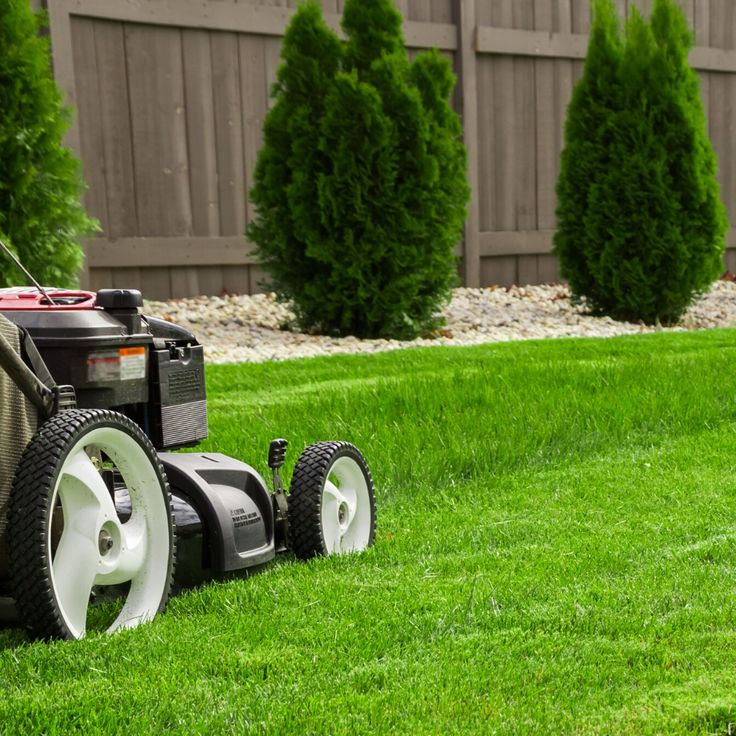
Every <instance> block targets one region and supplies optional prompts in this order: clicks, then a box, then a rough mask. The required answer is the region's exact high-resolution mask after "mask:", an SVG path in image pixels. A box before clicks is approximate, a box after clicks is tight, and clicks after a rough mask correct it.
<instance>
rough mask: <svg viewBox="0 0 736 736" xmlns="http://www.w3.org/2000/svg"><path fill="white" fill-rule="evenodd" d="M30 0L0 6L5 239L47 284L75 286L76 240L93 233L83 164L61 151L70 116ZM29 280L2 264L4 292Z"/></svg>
mask: <svg viewBox="0 0 736 736" xmlns="http://www.w3.org/2000/svg"><path fill="white" fill-rule="evenodd" d="M38 30H39V21H38V18H37V17H36V16H35V15H34V14H33V12H32V11H31V8H30V5H29V3H28V0H0V111H2V115H0V237H2V238H3V239H4V240H7V241H8V244H9V245H11V247H14V249H15V250H16V252H17V255H18V256H19V258H20V260H21V262H22V263H23V264H24V265H25V266H26V268H28V269H29V270H30V271H31V273H33V274H34V275H35V276H36V278H37V279H38V280H39V281H41V282H42V283H46V284H51V285H54V286H73V285H75V284H76V280H77V272H78V271H79V268H80V266H81V264H82V259H83V253H82V249H81V247H80V245H79V242H78V237H79V236H80V235H83V234H87V233H90V232H92V231H94V230H95V229H96V223H95V222H94V221H93V220H91V219H89V218H88V217H87V215H86V214H85V212H84V209H83V208H82V206H81V204H80V200H79V198H80V195H81V192H82V189H83V183H82V179H81V175H80V171H79V165H78V162H77V161H76V160H75V159H74V157H73V156H72V155H71V153H70V152H69V151H68V150H67V149H66V148H64V147H63V146H62V145H61V140H62V137H63V135H64V133H65V131H66V129H67V127H68V125H69V118H70V116H69V111H68V110H67V109H65V108H64V107H63V106H62V97H61V93H60V92H59V90H58V88H57V86H56V83H55V82H54V79H53V77H52V74H51V69H50V63H49V47H48V42H47V40H46V39H45V38H42V37H40V36H39V35H38ZM24 281H25V277H24V276H23V275H22V274H20V273H18V272H17V269H15V267H14V266H13V265H12V264H11V263H10V262H9V261H8V259H6V258H2V257H0V285H4V286H8V285H12V284H18V283H24Z"/></svg>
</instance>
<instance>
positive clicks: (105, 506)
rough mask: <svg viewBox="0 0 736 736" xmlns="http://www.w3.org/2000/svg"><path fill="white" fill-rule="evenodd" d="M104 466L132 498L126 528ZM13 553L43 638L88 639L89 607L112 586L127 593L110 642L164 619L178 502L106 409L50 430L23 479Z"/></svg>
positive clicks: (24, 597) (119, 419)
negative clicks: (118, 635)
mask: <svg viewBox="0 0 736 736" xmlns="http://www.w3.org/2000/svg"><path fill="white" fill-rule="evenodd" d="M103 465H104V466H105V467H107V468H109V469H110V472H112V471H113V470H114V471H115V476H116V477H117V478H118V479H122V482H123V483H124V484H125V486H126V488H127V490H128V493H129V495H130V502H131V513H130V516H129V517H128V518H123V519H121V518H120V516H119V515H118V513H117V511H116V508H115V503H114V500H113V494H112V493H111V491H110V489H109V487H108V484H106V483H105V480H104V478H103V475H102V473H101V467H102V466H103ZM8 546H9V549H10V553H9V554H10V575H11V585H12V589H13V596H14V597H15V600H16V605H17V607H18V610H19V613H20V615H21V618H22V620H23V622H24V623H25V625H26V627H27V628H28V630H29V632H30V633H31V635H32V636H34V637H36V638H42V639H47V638H63V639H80V638H82V637H83V636H84V635H85V632H86V630H87V614H88V610H89V608H90V597H91V596H93V597H94V596H95V595H96V594H97V592H98V591H102V592H104V591H105V586H114V587H111V588H108V590H113V591H118V590H120V589H122V590H123V591H124V592H123V596H124V601H123V603H122V608H121V610H119V612H117V615H116V617H115V618H114V620H113V621H112V623H111V624H110V625H109V628H108V629H107V630H108V631H110V632H112V631H117V630H120V629H125V628H132V627H134V626H137V625H138V624H140V623H143V622H144V621H149V620H151V619H152V618H153V617H154V616H155V615H156V614H157V613H159V612H160V611H162V610H163V608H164V606H165V605H166V601H167V599H168V596H169V591H170V589H171V582H172V578H173V570H174V527H173V517H172V510H171V494H170V492H169V487H168V483H167V482H166V476H165V474H164V471H163V467H162V466H161V463H160V462H159V460H158V457H157V455H156V451H155V450H154V448H153V446H152V445H151V443H150V441H149V440H148V438H147V437H146V436H145V435H144V434H143V432H142V431H141V429H140V428H139V427H138V426H137V425H136V424H135V423H134V422H132V421H131V420H130V419H128V418H127V417H125V416H123V415H122V414H118V413H116V412H113V411H108V410H102V409H71V410H68V411H63V412H60V413H59V414H57V415H56V416H54V417H52V418H51V419H50V420H49V421H48V422H46V423H45V424H44V425H43V426H42V427H41V429H40V431H39V432H38V433H37V434H36V436H35V437H34V439H33V440H32V441H31V443H30V444H29V445H28V447H27V448H26V450H25V452H24V454H23V456H22V458H21V461H20V463H19V465H18V469H17V471H16V476H15V481H14V483H13V490H12V493H11V497H10V504H9V509H8ZM123 584H125V585H123ZM93 589H94V592H93Z"/></svg>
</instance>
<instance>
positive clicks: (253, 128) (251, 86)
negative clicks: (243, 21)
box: [239, 35, 269, 222]
mask: <svg viewBox="0 0 736 736" xmlns="http://www.w3.org/2000/svg"><path fill="white" fill-rule="evenodd" d="M239 53H240V69H241V75H240V84H241V88H240V96H241V100H242V106H243V109H242V116H243V150H244V161H245V177H246V178H245V184H246V188H245V193H246V221H247V222H251V221H252V220H253V218H254V217H255V207H254V206H253V203H252V202H251V201H250V197H248V196H247V194H248V191H250V188H251V187H252V186H253V183H254V181H253V173H254V171H255V167H256V158H257V156H258V151H259V149H260V147H261V139H262V131H263V122H264V120H265V118H266V112H267V110H268V108H267V105H268V91H269V85H268V82H267V79H266V53H265V48H264V42H263V39H262V38H258V37H256V36H246V35H243V36H241V37H240V46H239Z"/></svg>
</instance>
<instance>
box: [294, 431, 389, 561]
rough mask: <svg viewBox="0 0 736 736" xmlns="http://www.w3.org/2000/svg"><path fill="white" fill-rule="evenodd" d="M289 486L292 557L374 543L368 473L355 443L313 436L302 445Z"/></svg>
mask: <svg viewBox="0 0 736 736" xmlns="http://www.w3.org/2000/svg"><path fill="white" fill-rule="evenodd" d="M290 490H291V492H290V494H289V506H288V509H289V510H288V516H289V546H290V547H291V549H292V550H293V551H294V553H295V554H296V555H297V557H301V558H302V559H309V558H310V557H314V556H316V555H333V554H345V553H348V552H358V551H360V550H362V549H365V548H366V547H369V546H370V545H372V544H373V539H374V536H375V529H376V501H375V490H374V488H373V479H372V478H371V474H370V471H369V470H368V465H367V464H366V462H365V459H364V458H363V455H362V454H361V453H360V450H358V449H357V448H356V447H355V446H354V445H351V444H350V443H349V442H317V443H315V444H313V445H310V446H309V447H307V449H306V450H304V452H303V453H302V454H301V456H300V457H299V460H298V461H297V464H296V467H295V468H294V475H293V477H292V481H291V489H290Z"/></svg>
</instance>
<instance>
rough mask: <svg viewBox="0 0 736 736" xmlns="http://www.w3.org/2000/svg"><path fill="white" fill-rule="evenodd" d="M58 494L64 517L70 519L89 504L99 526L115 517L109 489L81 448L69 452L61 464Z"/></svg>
mask: <svg viewBox="0 0 736 736" xmlns="http://www.w3.org/2000/svg"><path fill="white" fill-rule="evenodd" d="M59 496H60V498H61V503H62V506H63V507H64V518H65V519H68V518H73V517H74V516H75V515H76V514H77V513H84V511H85V510H87V509H90V508H92V507H94V508H96V510H97V514H98V521H99V523H100V525H101V524H102V522H103V521H105V520H107V519H112V518H115V517H116V513H115V505H114V504H113V501H112V497H111V496H110V491H108V489H107V486H106V485H105V482H104V481H103V480H102V476H101V475H100V473H99V471H98V470H97V468H96V467H95V466H94V465H93V463H92V460H91V459H90V458H89V456H88V455H87V453H86V452H85V451H84V448H82V447H80V448H79V449H78V450H77V451H76V452H75V453H73V454H72V455H70V456H69V458H68V459H67V461H66V463H65V464H64V470H63V473H62V476H61V478H60V480H59ZM95 531H97V530H95Z"/></svg>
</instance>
